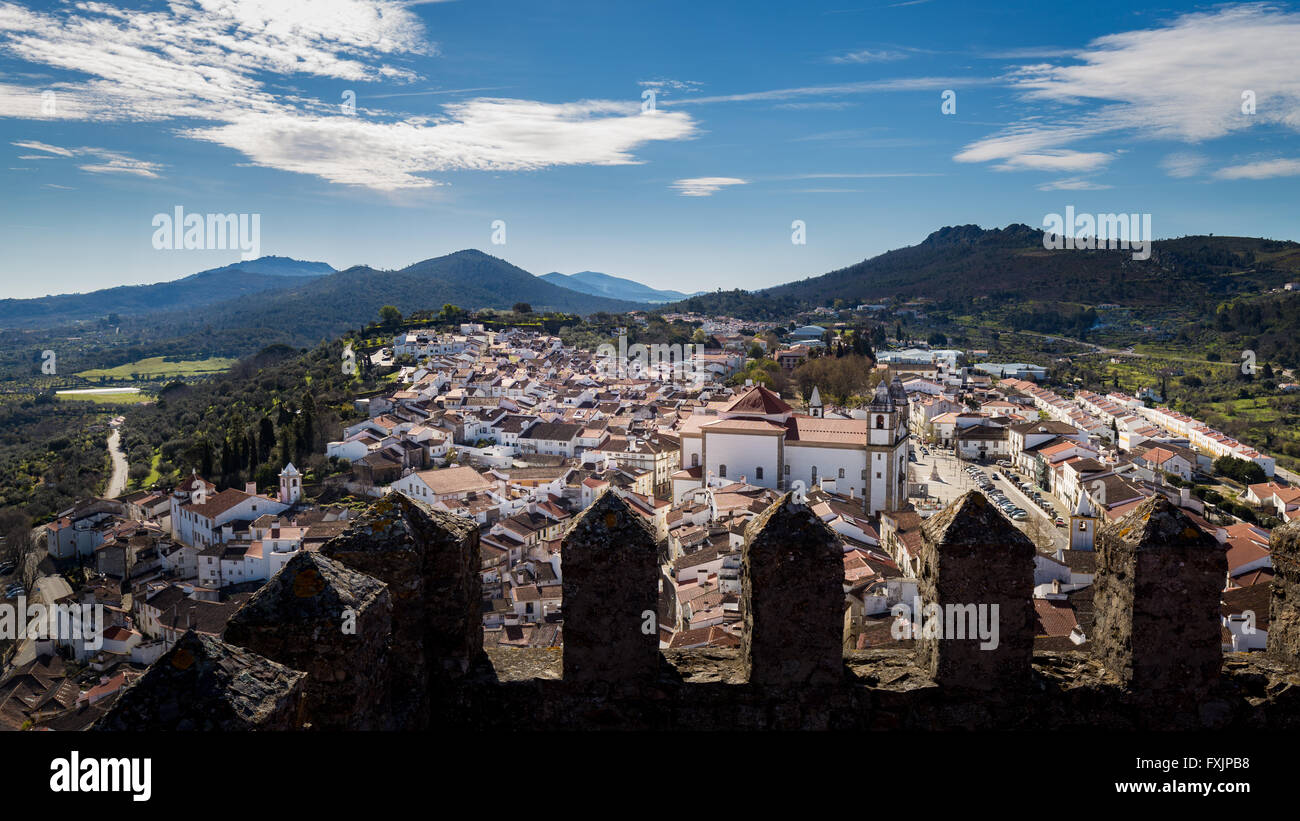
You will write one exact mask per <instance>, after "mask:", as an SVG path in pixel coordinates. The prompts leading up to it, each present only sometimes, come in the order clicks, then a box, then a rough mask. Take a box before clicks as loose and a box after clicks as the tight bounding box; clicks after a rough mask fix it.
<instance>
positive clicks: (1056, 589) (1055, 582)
mask: <svg viewBox="0 0 1300 821" xmlns="http://www.w3.org/2000/svg"><path fill="white" fill-rule="evenodd" d="M1052 592H1053V593H1060V592H1061V580H1060V579H1052Z"/></svg>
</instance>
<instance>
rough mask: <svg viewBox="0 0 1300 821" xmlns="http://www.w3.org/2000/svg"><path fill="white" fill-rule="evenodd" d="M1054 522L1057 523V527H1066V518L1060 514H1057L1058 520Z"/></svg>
mask: <svg viewBox="0 0 1300 821" xmlns="http://www.w3.org/2000/svg"><path fill="white" fill-rule="evenodd" d="M1052 524H1054V525H1056V526H1057V527H1065V520H1064V519H1062V518H1061V517H1060V516H1057V517H1056V521H1055V522H1052Z"/></svg>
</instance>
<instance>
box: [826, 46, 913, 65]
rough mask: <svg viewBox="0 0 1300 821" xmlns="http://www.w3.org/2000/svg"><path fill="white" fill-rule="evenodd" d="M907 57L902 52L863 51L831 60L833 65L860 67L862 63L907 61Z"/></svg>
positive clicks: (883, 50)
mask: <svg viewBox="0 0 1300 821" xmlns="http://www.w3.org/2000/svg"><path fill="white" fill-rule="evenodd" d="M906 59H907V55H906V54H905V53H903V52H901V51H889V50H887V49H862V50H861V51H850V52H849V53H848V54H841V55H838V56H836V57H832V58H831V62H832V63H840V64H851V65H858V64H862V63H887V62H891V61H893V60H906Z"/></svg>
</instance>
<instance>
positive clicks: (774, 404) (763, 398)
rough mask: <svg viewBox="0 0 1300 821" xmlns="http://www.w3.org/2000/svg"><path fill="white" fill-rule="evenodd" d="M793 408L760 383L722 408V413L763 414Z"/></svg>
mask: <svg viewBox="0 0 1300 821" xmlns="http://www.w3.org/2000/svg"><path fill="white" fill-rule="evenodd" d="M792 410H794V409H793V408H791V407H790V406H789V405H788V404H786V403H785V401H783V400H782V399H781V397H780V396H778V395H777V394H775V393H773V392H772V391H771V390H769V389H768V388H765V387H763V386H762V385H755V386H754V387H752V388H750V389H749V390H748V391H746V392H745V393H743V394H741V395H740V396H738V397H737V398H736V399H735V400H733V401H732V402H731V404H730V405H727V406H726V407H725V408H723V412H724V413H756V414H760V415H763V416H767V415H773V414H781V413H790V412H791V411H792Z"/></svg>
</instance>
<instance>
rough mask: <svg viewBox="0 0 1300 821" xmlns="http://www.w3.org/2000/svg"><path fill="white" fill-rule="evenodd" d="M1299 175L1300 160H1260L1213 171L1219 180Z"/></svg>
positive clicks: (1262, 178) (1261, 178) (1264, 178)
mask: <svg viewBox="0 0 1300 821" xmlns="http://www.w3.org/2000/svg"><path fill="white" fill-rule="evenodd" d="M1297 175H1300V160H1292V159H1278V160H1260V161H1258V162H1251V163H1245V164H1242V165H1230V166H1228V167H1226V168H1220V169H1219V170H1218V171H1215V172H1214V176H1215V177H1217V178H1219V179H1221V180H1267V179H1272V178H1274V177H1294V176H1297Z"/></svg>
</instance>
